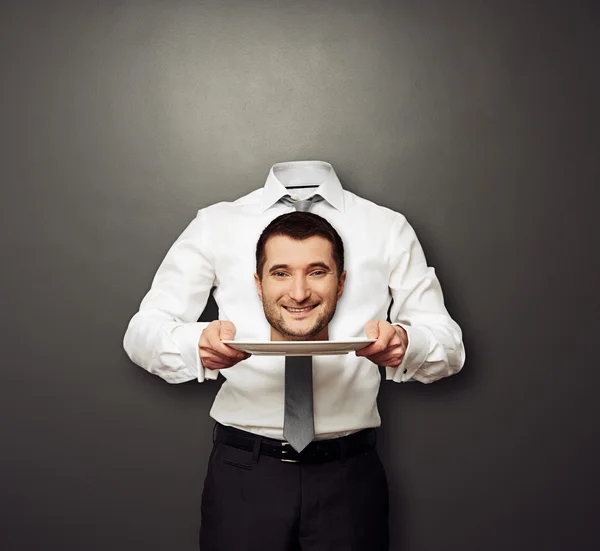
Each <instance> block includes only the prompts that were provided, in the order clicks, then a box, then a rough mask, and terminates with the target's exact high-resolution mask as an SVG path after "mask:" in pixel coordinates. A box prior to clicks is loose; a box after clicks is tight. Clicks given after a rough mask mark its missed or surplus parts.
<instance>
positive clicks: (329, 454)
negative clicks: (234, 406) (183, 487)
mask: <svg viewBox="0 0 600 551" xmlns="http://www.w3.org/2000/svg"><path fill="white" fill-rule="evenodd" d="M214 439H215V442H220V443H221V444H225V445H226V446H232V447H234V448H238V449H241V450H246V451H251V452H253V457H252V458H253V460H254V461H257V460H258V456H259V455H261V454H262V455H267V456H269V457H276V458H278V459H279V460H281V461H283V462H285V463H324V462H326V461H335V460H342V461H343V460H344V459H345V458H347V457H353V456H355V455H358V454H361V453H365V452H368V451H369V450H372V449H374V448H375V444H376V440H377V437H376V432H375V429H373V428H369V429H363V430H361V431H358V432H355V433H353V434H349V435H348V436H342V437H340V438H332V439H330V440H314V441H312V442H311V443H310V444H309V445H308V446H306V448H304V449H303V450H302V451H301V452H300V453H298V452H297V451H296V450H295V449H294V448H292V446H291V445H290V444H289V443H288V442H286V441H285V440H275V439H273V438H267V437H265V436H260V435H259V434H254V433H251V432H246V431H243V430H240V429H236V428H233V427H227V426H225V425H221V423H217V424H216V425H215V432H214Z"/></svg>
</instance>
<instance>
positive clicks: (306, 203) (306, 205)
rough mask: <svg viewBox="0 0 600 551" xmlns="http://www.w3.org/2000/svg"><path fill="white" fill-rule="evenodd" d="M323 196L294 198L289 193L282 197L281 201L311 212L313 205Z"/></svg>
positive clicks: (298, 209) (299, 209)
mask: <svg viewBox="0 0 600 551" xmlns="http://www.w3.org/2000/svg"><path fill="white" fill-rule="evenodd" d="M322 200H323V197H321V196H320V195H313V196H312V197H309V198H308V199H292V198H291V197H290V196H289V195H285V196H284V197H282V198H281V202H282V203H284V204H286V205H288V206H290V207H294V208H295V209H296V210H297V211H299V212H309V211H310V209H311V208H312V206H313V205H314V204H315V203H318V202H319V201H322Z"/></svg>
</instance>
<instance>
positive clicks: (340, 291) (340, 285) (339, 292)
mask: <svg viewBox="0 0 600 551" xmlns="http://www.w3.org/2000/svg"><path fill="white" fill-rule="evenodd" d="M345 282H346V270H344V271H343V272H342V274H341V275H340V280H339V281H338V290H337V299H338V300H340V298H342V294H343V293H344V283H345Z"/></svg>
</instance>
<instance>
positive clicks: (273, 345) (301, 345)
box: [222, 338, 375, 356]
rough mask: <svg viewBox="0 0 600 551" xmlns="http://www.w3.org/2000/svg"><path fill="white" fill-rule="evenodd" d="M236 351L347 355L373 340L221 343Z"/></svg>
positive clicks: (271, 353)
mask: <svg viewBox="0 0 600 551" xmlns="http://www.w3.org/2000/svg"><path fill="white" fill-rule="evenodd" d="M222 342H223V344H227V345H228V346H231V347H232V348H235V349H236V350H241V351H242V352H248V353H249V354H254V355H256V356H329V355H337V354H348V352H352V351H353V350H360V349H361V348H364V347H365V346H368V345H369V344H371V343H372V342H375V339H362V338H348V339H344V340H342V341H222Z"/></svg>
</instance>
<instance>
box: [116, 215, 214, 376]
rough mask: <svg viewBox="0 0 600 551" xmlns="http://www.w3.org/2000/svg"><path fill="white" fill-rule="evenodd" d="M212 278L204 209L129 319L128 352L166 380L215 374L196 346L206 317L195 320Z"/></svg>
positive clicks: (210, 285) (125, 346)
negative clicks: (203, 363)
mask: <svg viewBox="0 0 600 551" xmlns="http://www.w3.org/2000/svg"><path fill="white" fill-rule="evenodd" d="M214 282H215V272H214V265H213V262H212V260H211V258H210V254H209V252H208V251H207V247H206V231H205V227H204V215H203V211H202V210H200V211H198V214H197V215H196V218H195V219H194V220H192V221H191V222H190V224H189V225H188V226H187V228H185V230H184V231H183V232H182V234H181V235H180V236H179V237H178V238H177V240H176V241H175V243H173V245H172V246H171V248H170V249H169V251H168V252H167V254H166V256H165V258H164V260H163V261H162V263H161V264H160V266H159V268H158V270H157V272H156V274H155V276H154V279H153V281H152V285H151V288H150V290H149V291H148V293H147V294H146V296H145V297H144V298H143V299H142V302H141V304H140V308H139V311H138V312H137V313H136V314H135V315H134V316H133V317H132V318H131V320H130V322H129V325H128V327H127V330H126V332H125V336H124V338H123V347H124V349H125V352H126V353H127V355H128V356H129V358H130V359H131V360H132V361H133V362H134V363H136V364H137V365H139V366H140V367H143V368H144V369H146V370H147V371H149V372H150V373H153V374H154V375H158V376H159V377H162V378H163V379H164V380H165V381H167V382H168V383H184V382H187V381H191V380H194V379H197V380H198V381H199V382H202V381H204V380H205V379H216V378H217V376H218V371H216V370H211V369H208V368H205V367H203V366H202V362H201V360H200V354H199V350H198V340H199V338H200V334H201V333H202V331H203V330H204V328H205V327H206V326H207V325H208V323H203V322H198V321H197V320H198V317H199V316H200V314H201V313H202V311H203V310H204V307H205V306H206V302H207V300H208V296H209V294H210V290H211V288H212V287H213V284H214Z"/></svg>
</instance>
